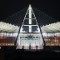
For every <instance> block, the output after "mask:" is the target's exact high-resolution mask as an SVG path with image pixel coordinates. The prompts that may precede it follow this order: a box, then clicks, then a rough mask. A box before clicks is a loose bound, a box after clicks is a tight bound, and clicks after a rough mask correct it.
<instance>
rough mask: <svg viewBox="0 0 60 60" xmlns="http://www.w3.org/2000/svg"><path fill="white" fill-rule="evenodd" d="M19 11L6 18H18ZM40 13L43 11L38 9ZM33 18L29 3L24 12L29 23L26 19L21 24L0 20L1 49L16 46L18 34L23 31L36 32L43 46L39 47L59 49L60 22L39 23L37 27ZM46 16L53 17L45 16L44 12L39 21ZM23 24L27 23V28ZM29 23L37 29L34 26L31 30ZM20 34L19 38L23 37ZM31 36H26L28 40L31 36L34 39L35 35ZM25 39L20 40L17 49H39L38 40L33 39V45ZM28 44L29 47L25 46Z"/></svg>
mask: <svg viewBox="0 0 60 60" xmlns="http://www.w3.org/2000/svg"><path fill="white" fill-rule="evenodd" d="M28 11H29V13H28ZM31 11H32V13H31ZM19 13H20V12H18V13H17V14H15V16H12V17H9V18H7V20H11V19H13V18H14V19H16V18H17V17H18V18H17V20H18V19H20V17H19V16H20V15H19ZM42 14H43V13H42V12H41V11H40V16H42ZM31 15H32V17H31ZM28 16H29V19H28ZM40 16H39V17H40ZM44 16H45V18H44V19H42V18H43V17H44ZM31 18H32V19H31ZM33 18H34V19H36V17H35V14H34V13H33V10H32V8H31V5H29V7H28V10H27V12H26V15H25V17H24V20H26V19H28V20H29V25H28V24H27V23H26V22H27V20H26V21H24V20H23V23H24V24H23V23H22V25H16V24H12V23H7V22H3V21H0V47H1V49H2V47H6V46H7V47H10V46H15V47H16V46H17V45H19V44H20V43H19V41H18V40H20V39H19V38H18V36H19V34H21V33H22V36H24V34H23V33H25V32H26V34H27V35H28V34H30V35H32V36H33V34H32V33H34V34H36V33H37V34H40V35H41V37H42V38H41V37H40V38H41V41H42V43H43V44H41V45H42V46H43V47H42V48H41V49H48V50H59V47H60V22H54V23H50V24H48V25H40V24H38V25H39V27H38V26H37V23H36V24H35V22H34V21H35V20H34V21H32V20H33ZM46 18H47V19H48V20H49V19H50V20H52V19H53V18H50V17H49V16H46V15H45V14H44V15H43V16H42V17H40V19H41V21H42V20H45V19H46ZM14 19H13V20H14ZM37 20H38V19H37ZM31 21H32V22H33V24H31ZM36 22H37V21H36ZM17 24H18V23H17ZM23 25H24V26H26V27H27V25H28V26H29V29H27V28H25V27H23ZM30 25H31V26H35V27H37V28H38V30H36V31H35V29H36V28H34V29H33V30H32V31H31V26H30ZM23 28H24V31H23V30H22V29H23ZM39 29H40V30H39ZM28 30H29V31H28ZM33 31H35V32H33ZM39 31H40V33H39ZM28 32H30V33H28ZM40 35H38V36H40ZM22 36H21V38H23V37H22ZM32 36H28V38H29V39H30V40H31V38H32V39H35V37H34V36H33V37H32ZM35 36H36V35H35ZM24 37H25V36H24ZM36 38H37V39H38V37H37V36H36ZM38 40H39V39H38ZM26 41H27V40H26ZM26 41H25V43H23V42H22V43H21V44H22V45H21V46H19V47H17V49H34V50H37V49H38V50H40V45H39V44H38V42H39V41H38V42H37V41H36V42H37V43H36V42H35V41H34V42H35V43H36V45H34V44H35V43H34V42H33V43H32V42H31V41H30V43H26ZM32 41H33V40H32ZM41 41H40V42H41ZM31 43H32V44H31ZM25 45H26V46H25ZM28 45H29V47H27V46H28ZM32 46H33V47H32ZM20 47H22V48H20Z"/></svg>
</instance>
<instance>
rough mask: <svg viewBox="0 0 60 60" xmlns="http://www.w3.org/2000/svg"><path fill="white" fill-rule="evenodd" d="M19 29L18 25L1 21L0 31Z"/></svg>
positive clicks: (15, 30)
mask: <svg viewBox="0 0 60 60" xmlns="http://www.w3.org/2000/svg"><path fill="white" fill-rule="evenodd" d="M18 29H19V27H18V26H15V25H12V24H9V23H5V22H0V31H2V32H17V31H18Z"/></svg>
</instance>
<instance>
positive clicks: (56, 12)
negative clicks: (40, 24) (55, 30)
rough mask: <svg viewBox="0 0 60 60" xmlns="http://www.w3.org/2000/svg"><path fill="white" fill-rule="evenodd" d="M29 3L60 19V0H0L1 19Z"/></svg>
mask: <svg viewBox="0 0 60 60" xmlns="http://www.w3.org/2000/svg"><path fill="white" fill-rule="evenodd" d="M29 4H31V5H32V6H33V7H35V8H37V9H38V10H41V11H43V12H44V13H46V14H47V15H49V16H51V17H53V18H55V19H56V20H58V21H60V2H59V0H0V20H1V19H5V18H7V17H8V16H10V15H12V14H14V13H16V12H18V11H20V10H22V9H23V8H25V7H28V5H29Z"/></svg>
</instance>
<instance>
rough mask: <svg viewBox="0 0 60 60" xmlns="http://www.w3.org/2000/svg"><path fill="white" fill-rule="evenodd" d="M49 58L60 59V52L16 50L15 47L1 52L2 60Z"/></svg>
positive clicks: (0, 58) (0, 59)
mask: <svg viewBox="0 0 60 60" xmlns="http://www.w3.org/2000/svg"><path fill="white" fill-rule="evenodd" d="M48 57H54V58H55V57H60V56H59V53H58V52H53V51H49V50H46V51H45V50H44V51H25V50H16V49H15V47H13V48H12V49H11V48H5V49H2V50H0V60H22V59H24V60H26V59H28V60H29V59H36V60H38V59H44V58H48Z"/></svg>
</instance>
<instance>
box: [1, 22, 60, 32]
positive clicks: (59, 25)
mask: <svg viewBox="0 0 60 60" xmlns="http://www.w3.org/2000/svg"><path fill="white" fill-rule="evenodd" d="M41 29H42V32H47V33H55V32H60V22H56V23H51V24H48V25H45V26H42V27H41ZM18 30H19V26H17V25H16V26H15V25H12V24H9V23H5V22H0V32H18Z"/></svg>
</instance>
